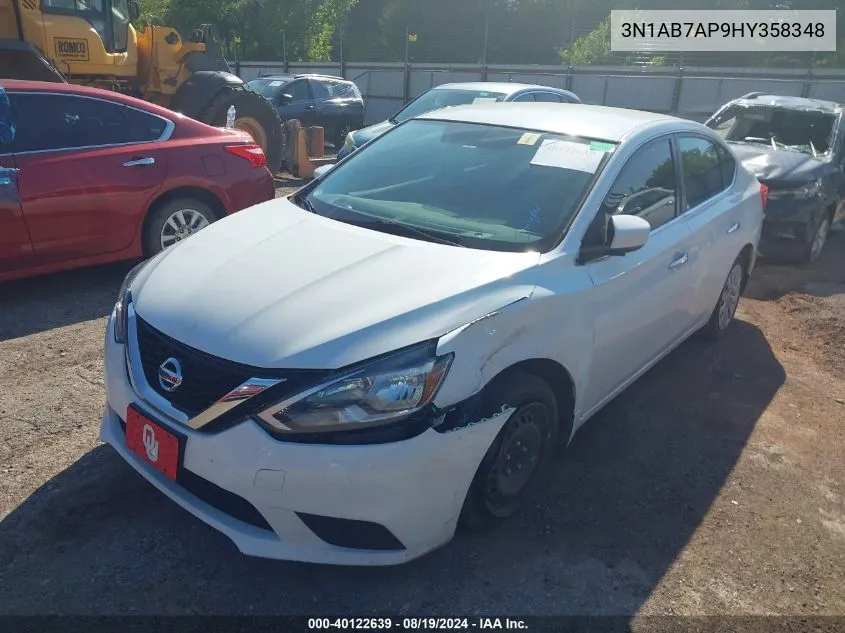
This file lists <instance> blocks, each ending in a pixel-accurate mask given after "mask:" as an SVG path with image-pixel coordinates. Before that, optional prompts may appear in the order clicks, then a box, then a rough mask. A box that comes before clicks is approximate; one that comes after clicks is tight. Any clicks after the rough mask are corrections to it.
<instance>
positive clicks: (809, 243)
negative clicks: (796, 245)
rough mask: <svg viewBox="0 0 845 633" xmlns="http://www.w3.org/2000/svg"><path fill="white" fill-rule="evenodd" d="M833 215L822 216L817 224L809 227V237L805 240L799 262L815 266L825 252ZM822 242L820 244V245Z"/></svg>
mask: <svg viewBox="0 0 845 633" xmlns="http://www.w3.org/2000/svg"><path fill="white" fill-rule="evenodd" d="M830 224H831V214H829V213H824V214H822V215H821V216H820V217H819V219H818V220H816V222H814V223H813V224H812V225H810V226H808V227H807V235H806V237H805V239H804V247H803V249H802V251H801V256H800V260H799V262H800V263H802V264H814V263H816V262H817V261H818V259H819V256H820V255H821V254H822V250H824V245H825V243H826V242H827V237H828V234H829V233H830ZM819 240H820V243H819Z"/></svg>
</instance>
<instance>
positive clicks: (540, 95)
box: [534, 92, 560, 103]
mask: <svg viewBox="0 0 845 633" xmlns="http://www.w3.org/2000/svg"><path fill="white" fill-rule="evenodd" d="M534 101H544V102H547V103H560V96H559V95H556V94H555V93H554V92H535V93H534Z"/></svg>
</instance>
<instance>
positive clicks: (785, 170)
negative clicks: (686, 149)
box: [706, 93, 845, 263]
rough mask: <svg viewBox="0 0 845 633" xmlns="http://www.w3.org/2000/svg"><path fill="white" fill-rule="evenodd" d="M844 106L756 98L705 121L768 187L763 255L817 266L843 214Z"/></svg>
mask: <svg viewBox="0 0 845 633" xmlns="http://www.w3.org/2000/svg"><path fill="white" fill-rule="evenodd" d="M844 108H845V106H843V105H842V104H839V103H834V102H832V101H822V100H819V99H804V98H800V97H784V96H779V95H768V94H763V93H751V94H748V95H745V96H744V97H742V98H740V99H735V100H733V101H731V102H729V103H727V104H726V105H724V106H722V107H721V108H720V109H719V110H718V111H717V112H716V113H715V114H714V115H713V116H712V117H711V118H710V119H709V120H708V121H707V123H706V124H707V125H708V126H709V127H711V128H713V129H714V130H715V131H716V133H717V134H719V135H720V136H721V137H722V138H723V139H724V140H725V141H727V142H728V143H729V144H730V145H731V148H732V149H733V151H734V153H735V154H736V155H737V156H738V157H739V158H740V159H741V160H742V162H743V164H744V165H745V167H746V168H747V169H748V170H749V171H751V172H752V173H753V174H754V175H755V176H757V178H758V179H759V180H760V182H762V183H764V184H765V185H766V186H768V188H769V202H768V204H767V205H766V220H765V222H764V223H763V246H761V251H762V252H763V254H764V255H765V254H769V253H771V254H781V255H783V254H789V255H794V256H797V258H798V259H799V260H800V261H802V262H804V263H812V262H814V261H816V260H817V259H818V257H819V255H820V254H821V252H822V249H823V248H824V245H825V242H826V240H827V236H828V232H829V231H830V228H831V226H832V225H833V224H834V223H835V222H838V221H839V220H841V219H842V218H843V217H845V215H843V211H844V210H845V207H843V194H845V175H843V169H845V162H843V161H845V142H843V137H845V126H843V125H842V112H843V109H844Z"/></svg>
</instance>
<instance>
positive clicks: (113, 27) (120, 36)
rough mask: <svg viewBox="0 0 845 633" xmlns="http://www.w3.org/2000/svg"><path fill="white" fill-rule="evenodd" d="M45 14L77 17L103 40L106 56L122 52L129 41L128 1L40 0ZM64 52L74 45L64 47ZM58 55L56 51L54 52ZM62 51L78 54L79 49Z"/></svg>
mask: <svg viewBox="0 0 845 633" xmlns="http://www.w3.org/2000/svg"><path fill="white" fill-rule="evenodd" d="M41 11H42V13H44V14H45V17H46V16H48V15H63V16H70V17H79V18H82V19H84V20H85V21H87V22H88V23H89V24H90V25H91V26H93V27H94V30H95V31H97V34H98V35H99V36H100V39H101V40H102V41H103V48H104V49H105V50H106V52H107V53H125V52H126V47H127V43H128V40H129V22H130V19H131V17H130V13H129V0H41ZM65 48H66V49H73V46H71V45H66V46H65ZM57 52H59V51H57ZM64 52H69V53H76V54H79V53H80V50H79V49H77V50H66V51H64Z"/></svg>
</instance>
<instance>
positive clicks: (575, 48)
mask: <svg viewBox="0 0 845 633" xmlns="http://www.w3.org/2000/svg"><path fill="white" fill-rule="evenodd" d="M560 56H561V58H562V59H563V60H565V61H568V62H569V63H571V64H572V65H573V66H581V65H588V64H602V63H605V62H607V61H608V60H610V58H611V57H612V56H613V53H612V52H611V50H610V19H607V20H605V21H604V22H602V23H601V24H599V26H598V28H596V29H595V30H593V31H591V32H590V33H588V34H587V35H584V36H582V37H579V38H578V39H577V40H575V41H574V42H573V43H572V46H571V47H570V48H567V49H565V50H563V51H561V52H560Z"/></svg>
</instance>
